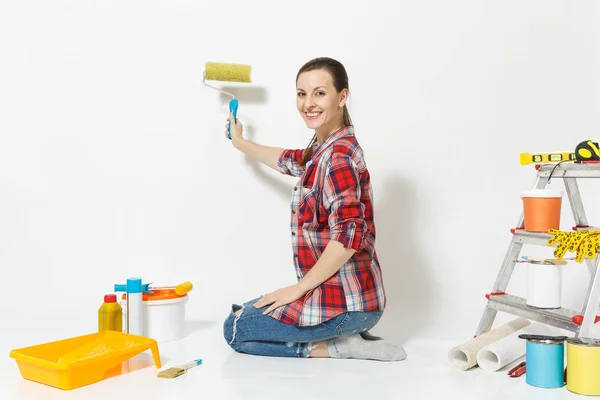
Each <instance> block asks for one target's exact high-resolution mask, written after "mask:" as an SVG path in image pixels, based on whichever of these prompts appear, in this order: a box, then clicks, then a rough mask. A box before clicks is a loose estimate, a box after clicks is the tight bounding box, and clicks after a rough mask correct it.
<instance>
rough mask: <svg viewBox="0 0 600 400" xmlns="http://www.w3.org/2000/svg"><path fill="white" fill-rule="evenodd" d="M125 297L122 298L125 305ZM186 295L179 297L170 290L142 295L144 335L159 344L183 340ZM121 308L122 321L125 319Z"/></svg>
mask: <svg viewBox="0 0 600 400" xmlns="http://www.w3.org/2000/svg"><path fill="white" fill-rule="evenodd" d="M125 299H126V296H125V295H123V296H122V300H121V301H122V302H123V303H122V304H125V301H126V300H125ZM187 301H188V295H187V294H185V295H183V296H179V295H177V294H175V291H174V290H172V289H164V290H163V289H159V290H153V293H152V294H150V293H144V294H143V307H142V308H143V315H144V334H143V336H145V337H149V338H152V339H154V340H156V341H157V342H159V343H164V342H171V341H174V340H179V339H181V338H183V336H184V334H185V305H186V303H187ZM126 313H127V312H126V309H125V308H123V319H124V320H125V319H126V318H127V314H126Z"/></svg>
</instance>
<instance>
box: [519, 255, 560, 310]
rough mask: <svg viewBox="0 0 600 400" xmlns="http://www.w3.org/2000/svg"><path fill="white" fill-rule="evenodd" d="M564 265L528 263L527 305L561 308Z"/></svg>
mask: <svg viewBox="0 0 600 400" xmlns="http://www.w3.org/2000/svg"><path fill="white" fill-rule="evenodd" d="M561 299H562V266H560V265H549V264H537V263H531V262H529V263H527V302H526V303H527V305H528V306H532V307H537V308H560V307H561Z"/></svg>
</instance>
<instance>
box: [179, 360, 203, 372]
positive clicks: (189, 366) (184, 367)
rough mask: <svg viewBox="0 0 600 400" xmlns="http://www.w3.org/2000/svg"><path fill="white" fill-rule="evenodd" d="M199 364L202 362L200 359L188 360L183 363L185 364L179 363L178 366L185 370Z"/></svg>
mask: <svg viewBox="0 0 600 400" xmlns="http://www.w3.org/2000/svg"><path fill="white" fill-rule="evenodd" d="M200 364H202V359H198V360H194V361H190V362H189V363H185V364H183V365H181V366H180V367H179V368H183V369H185V370H186V371H187V370H188V369H190V368H194V367H197V366H198V365H200Z"/></svg>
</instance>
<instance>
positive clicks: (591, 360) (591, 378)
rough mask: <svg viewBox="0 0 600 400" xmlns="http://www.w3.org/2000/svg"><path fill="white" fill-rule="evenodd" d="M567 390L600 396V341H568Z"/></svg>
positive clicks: (581, 339) (573, 339)
mask: <svg viewBox="0 0 600 400" xmlns="http://www.w3.org/2000/svg"><path fill="white" fill-rule="evenodd" d="M567 389H568V390H569V391H571V392H573V393H577V394H582V395H588V396H600V340H597V339H587V338H569V339H567Z"/></svg>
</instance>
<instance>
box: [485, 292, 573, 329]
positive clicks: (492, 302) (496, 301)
mask: <svg viewBox="0 0 600 400" xmlns="http://www.w3.org/2000/svg"><path fill="white" fill-rule="evenodd" d="M488 297H489V302H488V305H489V307H490V308H492V309H494V310H498V311H503V312H506V313H509V314H513V315H517V316H520V317H523V318H527V319H530V320H533V321H537V322H540V323H543V324H547V325H552V326H555V327H557V328H561V329H566V330H568V331H572V332H577V331H578V330H579V327H580V325H579V324H576V323H575V322H573V317H574V316H576V315H580V314H581V313H580V312H578V311H573V310H569V309H566V308H557V309H543V308H537V307H531V306H528V305H527V304H526V300H525V299H524V298H522V297H518V296H513V295H510V294H492V295H489V296H488Z"/></svg>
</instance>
